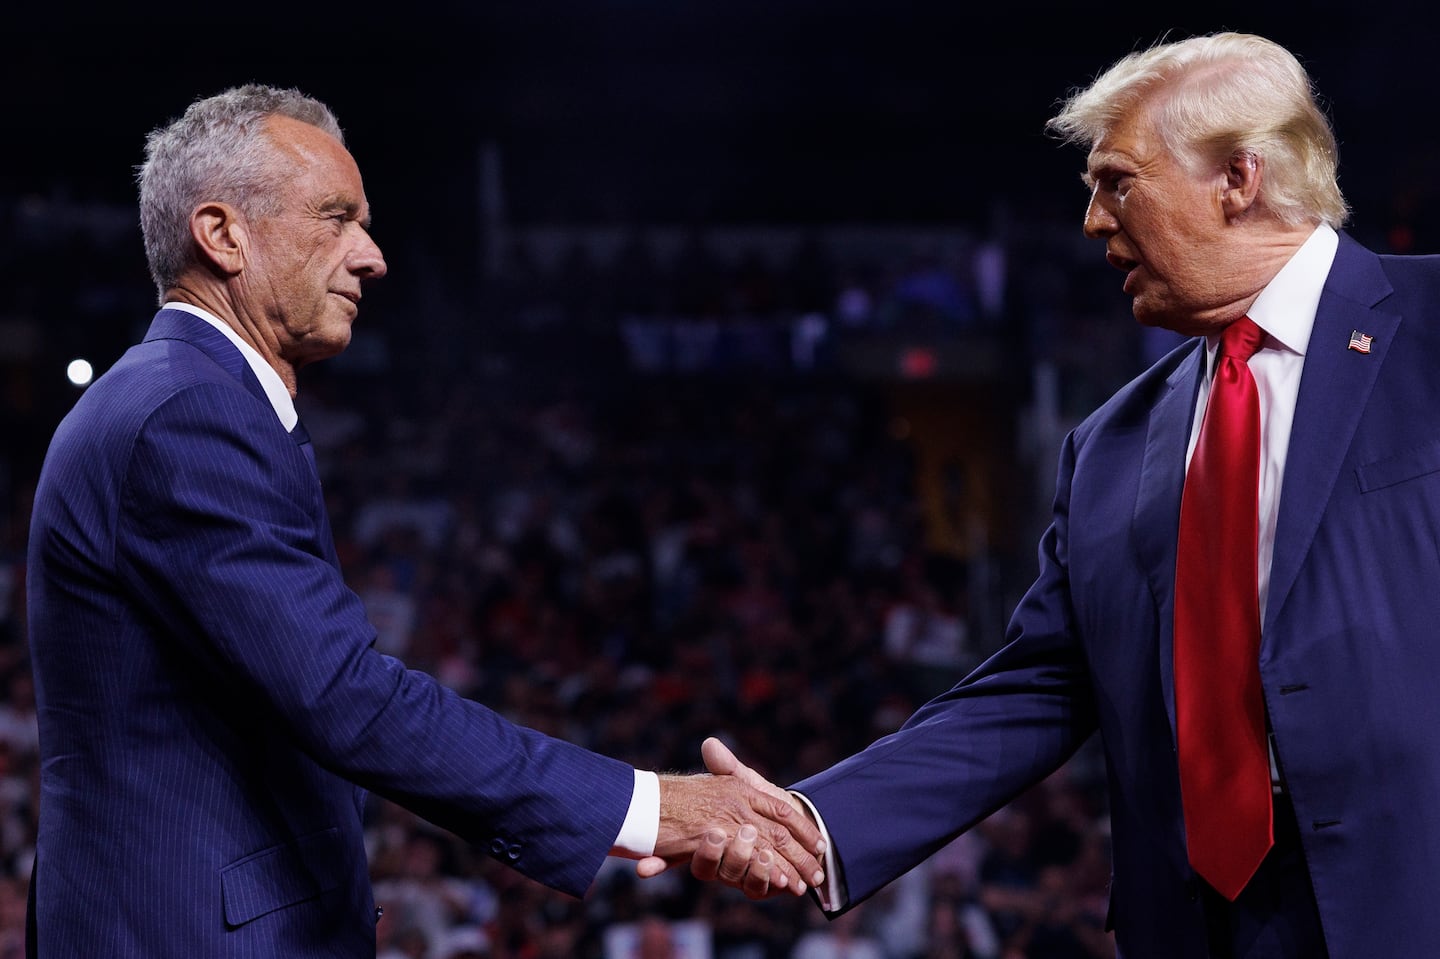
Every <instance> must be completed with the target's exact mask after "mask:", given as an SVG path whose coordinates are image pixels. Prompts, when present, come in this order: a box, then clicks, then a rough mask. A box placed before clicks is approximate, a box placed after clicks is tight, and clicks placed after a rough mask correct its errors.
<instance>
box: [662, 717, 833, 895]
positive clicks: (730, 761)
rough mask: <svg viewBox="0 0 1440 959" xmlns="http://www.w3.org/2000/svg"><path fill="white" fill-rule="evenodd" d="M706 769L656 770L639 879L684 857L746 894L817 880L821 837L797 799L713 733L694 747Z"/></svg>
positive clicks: (802, 887)
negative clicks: (650, 841) (650, 842)
mask: <svg viewBox="0 0 1440 959" xmlns="http://www.w3.org/2000/svg"><path fill="white" fill-rule="evenodd" d="M700 753H701V756H702V758H703V759H704V761H705V768H706V769H707V770H709V772H708V773H700V774H696V775H691V776H680V775H668V774H662V775H661V776H660V831H659V834H658V837H657V839H656V842H655V851H654V853H653V855H650V856H647V857H646V858H644V859H641V860H640V861H639V862H637V863H636V866H635V871H636V874H637V875H639V876H641V877H642V878H648V877H651V876H658V875H659V874H660V873H662V872H664V871H665V870H667V869H669V868H670V867H671V866H676V865H680V864H683V863H686V862H689V863H690V871H691V872H692V873H693V874H694V875H695V877H696V878H697V879H704V880H718V881H719V882H722V883H724V884H725V885H727V886H733V887H734V888H737V889H740V890H742V891H743V892H744V893H745V895H746V896H748V897H750V898H751V899H764V898H767V897H769V896H773V895H779V894H781V893H784V892H790V893H791V894H793V895H797V896H799V895H804V894H805V891H806V890H807V889H808V888H811V887H817V886H819V885H820V884H821V883H823V882H824V881H825V876H824V871H823V870H822V868H821V865H820V860H821V858H822V857H823V856H824V855H825V841H824V839H823V838H822V835H821V832H820V829H819V827H818V826H817V825H816V824H815V822H814V821H813V820H812V819H811V817H810V814H809V812H808V811H807V810H806V809H805V806H804V804H803V803H801V802H800V800H799V799H797V798H796V797H794V796H792V795H791V794H790V793H788V792H786V791H785V790H783V789H781V788H780V787H778V786H776V785H774V784H773V783H771V782H769V781H768V780H766V779H765V778H764V777H763V776H761V775H760V774H759V773H757V772H755V771H754V770H753V769H751V768H750V767H748V766H746V765H745V764H744V763H742V762H740V760H738V759H736V758H735V755H734V753H732V752H731V751H730V750H729V749H728V748H726V746H725V745H724V744H723V743H721V742H720V740H718V739H714V738H710V739H707V740H705V742H704V744H703V745H702V746H701V748H700Z"/></svg>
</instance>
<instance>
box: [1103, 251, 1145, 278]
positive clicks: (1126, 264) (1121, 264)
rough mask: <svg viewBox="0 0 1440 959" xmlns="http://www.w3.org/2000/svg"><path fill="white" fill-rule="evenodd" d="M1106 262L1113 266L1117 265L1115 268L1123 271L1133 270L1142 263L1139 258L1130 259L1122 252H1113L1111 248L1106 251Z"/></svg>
mask: <svg viewBox="0 0 1440 959" xmlns="http://www.w3.org/2000/svg"><path fill="white" fill-rule="evenodd" d="M1105 262H1106V263H1109V264H1110V265H1111V266H1113V267H1115V269H1117V270H1119V271H1120V272H1122V273H1129V272H1130V271H1131V270H1133V269H1135V268H1136V267H1137V266H1139V265H1140V261H1139V260H1131V259H1128V258H1127V257H1123V256H1121V255H1120V254H1118V253H1115V252H1112V251H1110V250H1106V251H1105Z"/></svg>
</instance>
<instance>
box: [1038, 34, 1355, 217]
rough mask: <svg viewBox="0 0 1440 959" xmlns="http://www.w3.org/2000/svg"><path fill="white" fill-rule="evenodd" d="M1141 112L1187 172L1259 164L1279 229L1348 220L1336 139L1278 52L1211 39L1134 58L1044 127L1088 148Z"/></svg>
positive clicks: (1260, 40)
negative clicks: (1234, 162)
mask: <svg viewBox="0 0 1440 959" xmlns="http://www.w3.org/2000/svg"><path fill="white" fill-rule="evenodd" d="M1142 106H1143V107H1144V108H1147V109H1148V110H1149V111H1150V114H1151V117H1152V118H1153V119H1154V121H1155V126H1156V130H1157V132H1158V133H1159V135H1160V138H1161V140H1162V141H1163V142H1164V143H1165V145H1166V146H1167V147H1168V148H1169V149H1170V150H1171V151H1172V152H1173V153H1174V154H1175V155H1176V156H1178V157H1180V158H1181V159H1182V160H1184V161H1186V162H1187V163H1188V164H1189V165H1191V166H1193V167H1197V168H1198V167H1201V166H1204V165H1208V164H1214V163H1224V162H1225V161H1227V160H1228V159H1229V158H1230V157H1232V156H1234V155H1235V154H1237V153H1249V154H1252V155H1254V156H1258V157H1260V158H1262V159H1263V161H1264V164H1265V175H1264V178H1263V179H1262V180H1261V184H1260V201H1261V204H1262V206H1263V208H1265V209H1268V210H1269V211H1270V212H1271V213H1272V214H1273V215H1274V216H1275V217H1276V218H1277V219H1279V220H1280V221H1282V222H1284V223H1287V224H1291V225H1296V224H1300V223H1305V222H1312V221H1315V220H1319V221H1320V222H1323V223H1327V224H1329V225H1330V226H1332V227H1335V228H1337V229H1338V228H1339V227H1340V226H1342V225H1343V224H1344V222H1345V220H1346V219H1347V218H1348V217H1349V212H1350V211H1349V208H1348V206H1347V205H1346V203H1345V198H1344V196H1343V195H1342V194H1341V192H1340V185H1339V182H1338V181H1337V167H1338V163H1339V152H1338V150H1337V148H1336V144H1335V134H1334V132H1333V131H1332V130H1331V128H1330V122H1329V120H1328V119H1327V118H1326V116H1325V113H1324V111H1323V110H1321V108H1320V105H1319V103H1318V99H1317V95H1316V93H1315V90H1314V87H1313V84H1312V82H1311V80H1310V75H1309V74H1308V73H1306V72H1305V68H1304V67H1302V66H1301V65H1300V62H1299V61H1298V60H1296V59H1295V57H1294V55H1293V54H1291V53H1290V51H1288V50H1286V49H1285V48H1284V47H1282V46H1280V45H1279V44H1277V43H1274V42H1273V41H1270V40H1267V39H1265V38H1264V37H1258V36H1254V35H1250V34H1241V33H1217V34H1213V35H1210V36H1201V37H1191V38H1190V39H1187V40H1181V41H1177V42H1174V43H1163V44H1157V45H1155V46H1152V47H1150V48H1149V49H1147V50H1141V51H1137V52H1135V53H1132V54H1130V55H1128V56H1126V57H1124V58H1122V59H1121V60H1119V61H1117V62H1116V63H1115V64H1114V65H1113V66H1111V67H1110V68H1109V69H1108V70H1106V71H1105V72H1104V73H1102V74H1101V75H1100V76H1099V77H1098V78H1097V79H1096V80H1095V81H1094V82H1093V83H1091V84H1090V86H1088V87H1086V88H1085V89H1083V90H1080V91H1079V92H1077V93H1075V94H1074V95H1073V96H1071V97H1070V98H1069V99H1068V100H1067V101H1066V102H1065V104H1064V106H1063V107H1062V109H1061V110H1060V112H1059V113H1058V114H1056V115H1055V116H1054V117H1052V118H1051V120H1050V121H1049V123H1048V124H1046V128H1047V129H1048V130H1050V131H1051V132H1053V133H1056V134H1058V135H1059V136H1061V137H1063V138H1064V139H1065V140H1066V141H1068V142H1071V143H1076V144H1079V145H1081V146H1083V147H1087V148H1088V147H1090V146H1092V145H1093V144H1094V143H1095V141H1096V140H1098V139H1100V137H1101V136H1103V135H1104V134H1105V133H1106V132H1108V131H1109V130H1111V129H1112V128H1113V127H1114V126H1115V125H1116V124H1117V123H1119V122H1120V121H1121V120H1123V119H1125V118H1127V117H1129V116H1131V115H1132V114H1133V112H1134V111H1135V110H1137V109H1139V108H1141V107H1142Z"/></svg>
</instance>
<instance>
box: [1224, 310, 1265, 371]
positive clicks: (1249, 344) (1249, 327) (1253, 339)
mask: <svg viewBox="0 0 1440 959" xmlns="http://www.w3.org/2000/svg"><path fill="white" fill-rule="evenodd" d="M1264 339H1265V331H1264V330H1262V329H1260V327H1258V326H1256V325H1255V321H1254V320H1252V319H1250V317H1248V316H1242V317H1240V319H1238V320H1236V321H1235V322H1233V323H1231V324H1230V325H1229V326H1227V327H1225V331H1224V332H1223V333H1221V334H1220V355H1221V356H1228V357H1232V358H1233V359H1237V360H1239V361H1240V362H1241V363H1247V362H1249V360H1250V357H1252V356H1254V355H1255V354H1256V353H1258V352H1259V351H1260V344H1261V342H1262V341H1263V340H1264Z"/></svg>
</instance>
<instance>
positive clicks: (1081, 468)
mask: <svg viewBox="0 0 1440 959" xmlns="http://www.w3.org/2000/svg"><path fill="white" fill-rule="evenodd" d="M1352 331H1358V332H1360V333H1363V334H1368V335H1369V336H1371V337H1372V338H1373V339H1372V345H1371V349H1370V352H1369V353H1362V352H1358V351H1356V350H1352V349H1350V348H1349V340H1350V336H1351V333H1352ZM1203 352H1204V351H1203V340H1195V341H1192V342H1190V343H1187V344H1185V345H1183V346H1181V347H1180V348H1178V349H1177V350H1176V351H1174V352H1173V353H1171V354H1170V355H1169V356H1168V357H1166V358H1165V359H1163V360H1161V361H1160V362H1159V363H1158V364H1157V365H1156V366H1155V367H1153V368H1152V369H1150V370H1149V371H1147V372H1146V373H1144V374H1143V375H1142V376H1140V377H1139V378H1137V379H1136V380H1135V381H1134V382H1132V383H1131V384H1129V385H1128V386H1126V387H1125V388H1124V389H1122V390H1121V391H1119V392H1118V393H1117V394H1116V395H1115V396H1114V397H1112V398H1111V399H1110V400H1109V401H1108V402H1107V403H1106V404H1105V405H1104V406H1103V407H1101V408H1100V409H1099V410H1097V411H1096V412H1095V413H1094V414H1093V415H1091V416H1090V417H1089V418H1088V419H1086V420H1085V422H1083V423H1082V424H1081V425H1080V426H1079V427H1077V428H1076V429H1075V430H1074V431H1073V433H1072V434H1071V435H1070V436H1069V437H1068V438H1067V439H1066V441H1065V444H1064V448H1063V450H1062V454H1061V461H1060V467H1059V478H1058V484H1057V490H1056V496H1055V502H1054V511H1053V516H1052V519H1051V523H1050V527H1049V529H1048V531H1047V532H1046V534H1045V536H1044V538H1043V540H1042V542H1041V546H1040V551H1039V554H1040V574H1039V577H1038V579H1036V581H1035V583H1034V585H1033V586H1032V587H1031V588H1030V590H1029V591H1028V592H1027V594H1026V595H1025V596H1024V598H1023V599H1022V600H1021V602H1020V604H1019V605H1018V607H1017V608H1016V610H1015V613H1014V615H1013V618H1012V619H1011V622H1010V626H1009V629H1008V631H1007V637H1006V638H1007V644H1006V645H1005V647H1004V648H1003V649H1002V650H1001V651H1000V652H998V653H997V654H996V655H995V656H993V657H992V658H991V659H990V660H989V661H988V662H986V663H985V664H983V665H982V666H981V667H980V668H979V669H978V670H977V671H976V672H975V673H974V674H973V675H971V676H970V677H968V678H967V679H965V680H964V681H963V682H961V683H960V684H959V685H958V686H957V687H956V688H955V689H953V690H951V691H950V692H948V693H946V694H944V695H942V696H940V697H939V698H937V699H936V700H934V701H933V702H931V703H929V704H927V705H926V706H924V707H922V708H921V709H920V710H919V711H918V712H917V713H916V714H915V716H913V717H912V718H911V719H910V720H909V721H908V722H907V723H906V725H905V726H904V728H903V729H901V730H900V731H898V732H896V733H895V734H893V735H890V736H887V737H885V738H883V739H881V740H880V741H878V742H876V743H875V744H873V745H872V746H870V747H869V748H868V749H866V750H864V751H862V752H861V753H859V754H857V755H855V756H853V757H851V758H849V759H847V760H845V761H843V762H841V763H839V764H838V765H836V766H835V767H833V768H831V769H830V770H827V771H826V772H824V773H821V774H820V775H818V776H815V777H813V778H811V779H809V780H806V781H805V782H802V783H799V784H797V785H796V787H795V788H797V789H799V790H800V791H802V792H803V793H805V794H806V795H807V796H809V797H810V798H811V800H812V801H813V802H814V803H815V805H816V807H817V808H818V809H819V811H820V813H821V815H822V816H823V817H824V820H825V823H826V825H827V827H828V829H829V831H830V835H831V839H832V842H833V847H834V849H835V851H836V852H837V854H838V855H839V857H840V860H841V862H842V864H843V871H844V876H845V879H846V882H847V884H848V887H849V894H850V898H851V901H852V902H858V901H860V900H863V899H864V898H866V897H867V896H870V895H871V894H873V893H874V892H875V891H876V890H877V889H879V888H880V887H881V886H882V885H884V884H885V883H887V882H889V881H890V880H892V879H894V878H896V877H897V876H899V875H900V874H901V873H903V872H904V871H906V870H907V869H909V868H910V867H912V866H914V865H915V864H916V863H918V862H919V861H921V860H922V859H923V858H924V857H926V856H927V855H929V854H930V853H931V852H933V851H934V850H936V849H937V848H938V847H939V846H940V845H942V844H943V843H945V842H946V841H947V840H949V839H950V838H951V837H953V836H955V835H956V834H957V833H958V832H960V831H962V830H964V829H967V828H969V827H970V826H971V825H973V824H974V823H976V822H977V821H979V820H980V819H982V818H983V817H985V816H986V815H988V814H989V813H991V812H992V811H994V810H995V809H996V808H997V807H999V806H1001V805H1003V804H1004V803H1005V802H1006V801H1008V800H1009V799H1010V798H1012V797H1013V796H1015V795H1016V793H1018V792H1019V791H1021V790H1022V789H1024V788H1025V787H1027V786H1028V785H1030V784H1032V783H1034V782H1036V781H1038V780H1039V779H1041V778H1043V777H1044V776H1045V775H1047V774H1048V773H1049V772H1051V771H1052V770H1054V769H1055V768H1056V767H1057V766H1058V765H1059V764H1061V763H1062V762H1063V761H1064V760H1065V759H1066V758H1067V757H1068V756H1070V755H1071V753H1072V752H1073V751H1074V750H1075V749H1076V748H1077V747H1078V746H1079V745H1080V744H1081V742H1082V741H1083V740H1085V739H1086V738H1087V737H1088V736H1089V735H1090V734H1091V733H1092V732H1094V731H1096V730H1097V729H1098V730H1099V732H1100V736H1101V740H1102V743H1103V746H1104V753H1105V757H1106V760H1107V765H1108V770H1109V783H1110V803H1111V820H1112V827H1113V837H1114V877H1113V883H1112V887H1111V917H1112V921H1113V923H1114V927H1115V931H1116V938H1117V942H1118V945H1119V949H1120V952H1121V955H1123V956H1126V957H1131V959H1202V957H1203V956H1204V955H1205V949H1206V946H1205V943H1206V936H1205V930H1204V924H1203V916H1202V910H1201V904H1200V901H1199V897H1198V895H1197V893H1198V889H1199V886H1198V883H1197V881H1196V880H1195V877H1194V875H1193V873H1192V872H1191V870H1190V868H1189V866H1188V864H1187V860H1186V854H1185V837H1184V825H1183V822H1182V819H1181V811H1180V792H1179V780H1178V772H1177V767H1176V761H1175V733H1174V729H1175V724H1174V718H1175V699H1174V684H1173V674H1172V660H1171V623H1172V619H1173V612H1174V608H1173V601H1174V579H1175V549H1176V537H1177V532H1178V528H1179V510H1180V490H1181V485H1182V482H1183V478H1184V464H1185V448H1186V443H1187V440H1188V437H1189V432H1190V425H1191V419H1192V415H1193V411H1194V408H1195V398H1196V390H1197V387H1198V384H1199V382H1200V376H1201V364H1202V359H1203ZM1279 508H1280V515H1279V517H1278V524H1279V525H1278V530H1277V534H1276V544H1275V551H1274V559H1273V565H1272V573H1271V581H1270V597H1269V604H1268V607H1267V610H1266V616H1265V622H1264V624H1263V635H1262V648H1261V651H1260V669H1261V674H1262V679H1263V684H1264V689H1265V701H1266V707H1267V710H1268V713H1269V716H1270V721H1271V724H1272V726H1273V729H1274V737H1275V739H1274V745H1275V751H1276V756H1277V759H1278V762H1279V765H1280V768H1281V772H1282V775H1283V778H1284V780H1285V783H1286V785H1287V788H1288V790H1289V794H1290V797H1291V800H1292V801H1293V803H1294V806H1295V810H1296V814H1297V818H1298V820H1299V823H1300V829H1301V833H1302V843H1303V849H1304V853H1305V857H1306V861H1307V863H1308V866H1309V869H1310V874H1311V879H1312V882H1313V885H1314V890H1315V897H1316V899H1317V901H1318V906H1319V912H1320V917H1321V922H1322V925H1323V927H1324V932H1325V936H1326V940H1327V945H1328V948H1329V951H1330V955H1331V957H1332V959H1350V957H1355V959H1371V957H1376V956H1440V909H1437V908H1436V906H1435V882H1434V880H1435V877H1436V876H1437V875H1440V814H1437V813H1440V258H1432V257H1388V256H1376V255H1374V254H1372V253H1370V252H1369V251H1367V250H1365V249H1364V248H1362V247H1361V246H1360V245H1358V244H1357V243H1355V242H1354V241H1353V240H1352V239H1350V238H1349V237H1348V236H1345V235H1343V234H1342V236H1341V242H1340V247H1339V250H1338V252H1337V254H1336V259H1335V262H1334V265H1333V266H1332V268H1331V271H1330V274H1329V276H1328V278H1327V280H1326V283H1325V288H1324V292H1323V294H1322V297H1321V300H1320V304H1319V308H1318V312H1317V315H1316V319H1315V326H1314V330H1313V333H1312V335H1311V338H1310V344H1309V347H1308V350H1307V352H1306V358H1305V367H1304V373H1303V376H1302V380H1301V383H1300V389H1299V396H1298V405H1297V409H1296V414H1295V420H1294V427H1293V431H1292V434H1291V438H1290V447H1289V455H1288V458H1287V463H1286V467H1285V477H1284V483H1283V488H1282V491H1281V502H1280V507H1279ZM877 809H883V810H885V811H886V816H885V818H884V820H883V821H879V822H877V820H876V816H875V810H877ZM1297 959H1302V957H1297Z"/></svg>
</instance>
